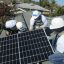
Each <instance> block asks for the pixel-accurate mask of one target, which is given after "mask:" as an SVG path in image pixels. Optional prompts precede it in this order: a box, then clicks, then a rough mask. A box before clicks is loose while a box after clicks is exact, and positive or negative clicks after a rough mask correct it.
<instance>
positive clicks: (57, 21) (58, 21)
mask: <svg viewBox="0 0 64 64" xmlns="http://www.w3.org/2000/svg"><path fill="white" fill-rule="evenodd" d="M63 26H64V21H63V19H62V18H60V17H56V18H53V19H52V21H51V25H50V29H57V28H61V27H63Z"/></svg>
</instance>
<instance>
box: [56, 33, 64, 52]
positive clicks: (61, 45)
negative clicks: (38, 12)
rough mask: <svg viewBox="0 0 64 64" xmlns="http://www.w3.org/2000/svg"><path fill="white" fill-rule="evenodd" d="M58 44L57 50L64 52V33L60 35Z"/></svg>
mask: <svg viewBox="0 0 64 64" xmlns="http://www.w3.org/2000/svg"><path fill="white" fill-rule="evenodd" d="M62 33H64V32H62ZM56 45H57V47H56V50H57V51H58V52H60V53H64V34H62V35H60V37H59V38H58V40H57V44H56Z"/></svg>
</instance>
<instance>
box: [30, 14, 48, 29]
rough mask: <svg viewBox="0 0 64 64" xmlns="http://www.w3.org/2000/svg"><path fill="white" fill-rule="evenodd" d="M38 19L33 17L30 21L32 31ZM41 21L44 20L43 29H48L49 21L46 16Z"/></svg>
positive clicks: (42, 16)
mask: <svg viewBox="0 0 64 64" xmlns="http://www.w3.org/2000/svg"><path fill="white" fill-rule="evenodd" d="M36 18H37V16H32V17H31V19H30V29H33V25H34V23H35V19H36ZM41 19H42V22H43V23H44V24H43V27H47V25H48V21H47V19H46V17H45V16H44V15H41Z"/></svg>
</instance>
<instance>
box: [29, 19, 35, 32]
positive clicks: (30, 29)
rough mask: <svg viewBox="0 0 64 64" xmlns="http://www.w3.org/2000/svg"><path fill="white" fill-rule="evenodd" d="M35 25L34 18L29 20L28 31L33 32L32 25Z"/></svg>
mask: <svg viewBox="0 0 64 64" xmlns="http://www.w3.org/2000/svg"><path fill="white" fill-rule="evenodd" d="M34 23H35V19H34V18H31V19H30V27H29V31H32V30H33V25H34Z"/></svg>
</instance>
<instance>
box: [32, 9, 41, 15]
mask: <svg viewBox="0 0 64 64" xmlns="http://www.w3.org/2000/svg"><path fill="white" fill-rule="evenodd" d="M40 14H41V12H39V11H37V10H35V11H33V13H32V16H39V15H40Z"/></svg>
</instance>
